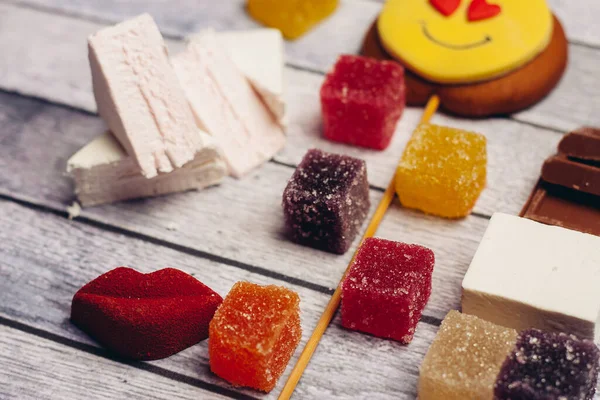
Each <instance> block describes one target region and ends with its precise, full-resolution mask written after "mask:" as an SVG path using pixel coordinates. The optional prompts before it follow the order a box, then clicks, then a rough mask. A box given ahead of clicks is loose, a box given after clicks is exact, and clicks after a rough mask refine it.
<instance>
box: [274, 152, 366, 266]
mask: <svg viewBox="0 0 600 400" xmlns="http://www.w3.org/2000/svg"><path fill="white" fill-rule="evenodd" d="M369 207H370V202H369V182H368V181H367V167H366V165H365V162H364V161H362V160H358V159H356V158H352V157H347V156H342V155H338V154H330V153H325V152H323V151H320V150H315V149H313V150H309V151H308V153H306V155H305V156H304V158H303V159H302V162H301V163H300V165H299V166H298V168H297V169H296V172H294V175H293V176H292V178H291V179H290V181H289V183H288V185H287V187H286V188H285V191H284V192H283V212H284V214H285V223H286V227H287V230H288V234H289V236H290V237H291V239H292V240H293V241H295V242H297V243H300V244H302V245H305V246H310V247H314V248H316V249H321V250H326V251H329V252H332V253H337V254H343V253H345V252H346V251H347V250H348V248H350V245H351V244H352V241H353V240H354V238H355V237H356V234H357V233H358V230H359V229H360V227H361V225H362V224H363V222H364V220H365V218H366V216H367V213H368V212H369Z"/></svg>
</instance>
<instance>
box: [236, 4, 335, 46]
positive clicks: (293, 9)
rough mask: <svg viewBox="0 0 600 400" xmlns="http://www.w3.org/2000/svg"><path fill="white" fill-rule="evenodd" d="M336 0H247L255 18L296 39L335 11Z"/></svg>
mask: <svg viewBox="0 0 600 400" xmlns="http://www.w3.org/2000/svg"><path fill="white" fill-rule="evenodd" d="M337 5H338V0H248V12H249V13H250V15H251V16H252V18H254V19H255V20H257V21H259V22H261V23H263V24H264V25H267V26H270V27H272V28H276V29H279V30H280V31H281V33H282V34H283V36H285V37H286V38H287V39H296V38H298V37H300V36H302V35H303V34H305V33H306V32H307V31H309V30H310V29H311V28H312V27H313V26H315V25H316V24H317V23H319V22H320V21H321V20H323V19H325V18H327V17H328V16H329V15H330V14H331V13H333V12H334V11H335V9H336V8H337Z"/></svg>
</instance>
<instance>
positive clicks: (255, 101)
mask: <svg viewBox="0 0 600 400" xmlns="http://www.w3.org/2000/svg"><path fill="white" fill-rule="evenodd" d="M172 62H173V65H174V67H175V71H176V72H177V75H178V76H179V79H180V82H181V86H182V87H183V88H184V90H185V92H186V95H187V98H188V101H189V103H190V106H191V108H192V111H193V113H194V116H195V117H196V123H197V124H198V126H199V127H200V128H201V129H203V130H205V131H206V132H208V133H209V134H211V135H212V136H213V137H214V138H215V140H216V141H217V143H218V144H219V146H220V147H221V149H222V151H223V155H224V157H225V161H226V162H227V165H228V167H229V172H230V174H231V175H232V176H234V177H236V178H241V177H243V176H244V175H246V174H247V173H248V172H250V171H251V170H252V169H254V168H256V167H258V166H259V165H261V164H263V163H264V162H266V161H268V160H269V159H271V158H272V157H273V156H274V155H275V154H276V153H277V152H278V151H279V150H281V149H282V148H283V146H284V145H285V142H286V137H285V134H284V132H283V129H282V128H281V126H280V125H279V123H278V122H277V120H276V118H275V117H274V115H273V114H272V113H271V112H270V111H269V109H268V108H267V107H266V105H265V103H263V101H262V100H261V98H260V97H259V95H258V94H257V92H256V91H255V90H254V89H253V87H252V86H251V84H250V82H249V80H248V79H247V78H246V77H245V76H244V75H243V74H242V72H241V71H240V70H239V68H238V67H237V66H236V65H235V63H234V62H233V61H232V60H231V58H230V57H229V55H228V54H227V51H226V50H224V49H223V48H222V46H221V45H220V44H219V42H218V40H217V37H216V35H215V33H214V32H212V31H207V32H204V33H202V34H199V35H196V36H194V38H193V39H192V40H190V42H189V43H188V45H187V47H186V50H185V51H184V52H182V53H180V54H178V55H176V56H175V57H173V59H172Z"/></svg>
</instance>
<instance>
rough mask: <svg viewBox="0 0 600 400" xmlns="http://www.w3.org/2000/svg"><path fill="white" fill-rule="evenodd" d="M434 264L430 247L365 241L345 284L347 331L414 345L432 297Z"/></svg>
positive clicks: (384, 241)
mask: <svg viewBox="0 0 600 400" xmlns="http://www.w3.org/2000/svg"><path fill="white" fill-rule="evenodd" d="M434 264H435V256H434V254H433V251H431V250H429V249H428V248H426V247H422V246H418V245H415V244H405V243H399V242H392V241H390V240H383V239H377V238H369V239H366V240H365V241H364V243H363V244H362V246H361V247H360V250H359V251H358V254H357V255H356V258H355V259H354V262H353V263H352V267H351V268H350V272H348V275H347V276H346V278H345V279H344V281H343V282H342V325H343V326H344V327H345V328H348V329H353V330H357V331H361V332H366V333H370V334H371V335H375V336H378V337H383V338H390V339H394V340H397V341H399V342H401V343H404V344H408V343H410V342H411V340H412V338H413V335H414V333H415V328H416V326H417V323H418V322H419V320H420V319H421V314H422V312H423V308H425V305H426V304H427V301H428V300H429V296H430V295H431V275H432V273H433V266H434Z"/></svg>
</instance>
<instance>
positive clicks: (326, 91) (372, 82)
mask: <svg viewBox="0 0 600 400" xmlns="http://www.w3.org/2000/svg"><path fill="white" fill-rule="evenodd" d="M405 91H406V90H405V85H404V69H403V68H402V67H401V66H400V65H399V64H398V63H396V62H391V61H377V60H374V59H370V58H365V57H359V56H351V55H343V56H340V58H339V59H338V61H337V63H336V64H335V66H334V68H333V70H332V71H331V72H330V73H329V74H327V77H326V78H325V82H324V83H323V86H322V87H321V108H322V112H323V125H324V134H325V137H326V138H327V139H330V140H333V141H336V142H342V143H348V144H351V145H355V146H362V147H368V148H372V149H377V150H383V149H385V148H386V147H388V145H389V144H390V142H391V140H392V136H393V135H394V131H395V129H396V125H397V123H398V120H399V119H400V117H401V116H402V113H403V111H404V107H405V105H406V100H405Z"/></svg>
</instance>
